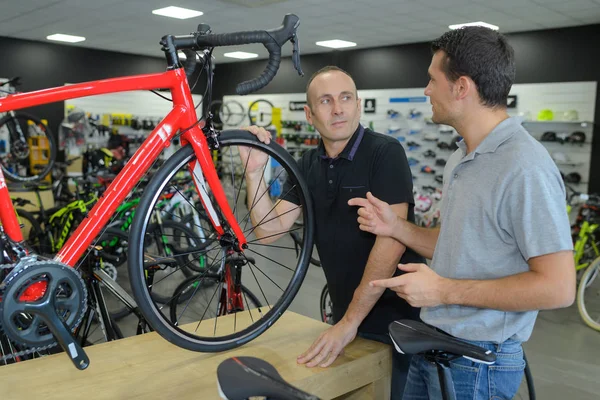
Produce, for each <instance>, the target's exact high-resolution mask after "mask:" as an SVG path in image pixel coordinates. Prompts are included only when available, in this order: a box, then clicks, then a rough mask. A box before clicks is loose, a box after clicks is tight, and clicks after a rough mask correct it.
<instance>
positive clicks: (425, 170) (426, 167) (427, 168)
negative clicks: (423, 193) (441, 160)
mask: <svg viewBox="0 0 600 400" xmlns="http://www.w3.org/2000/svg"><path fill="white" fill-rule="evenodd" d="M421 172H423V173H425V174H435V170H434V169H433V168H431V167H430V166H429V165H424V166H422V167H421Z"/></svg>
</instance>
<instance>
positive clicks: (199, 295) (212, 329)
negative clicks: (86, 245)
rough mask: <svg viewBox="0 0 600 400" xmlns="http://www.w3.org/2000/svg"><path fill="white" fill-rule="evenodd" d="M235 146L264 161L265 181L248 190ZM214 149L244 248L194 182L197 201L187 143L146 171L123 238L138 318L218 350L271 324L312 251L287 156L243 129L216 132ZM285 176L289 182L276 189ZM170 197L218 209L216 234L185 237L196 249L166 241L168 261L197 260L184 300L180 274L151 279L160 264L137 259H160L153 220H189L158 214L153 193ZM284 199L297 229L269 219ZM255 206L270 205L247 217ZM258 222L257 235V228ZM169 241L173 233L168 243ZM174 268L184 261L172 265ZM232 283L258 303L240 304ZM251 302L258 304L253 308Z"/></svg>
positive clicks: (178, 339) (305, 211)
mask: <svg viewBox="0 0 600 400" xmlns="http://www.w3.org/2000/svg"><path fill="white" fill-rule="evenodd" d="M240 147H244V148H246V150H248V151H249V152H250V154H251V155H253V154H257V153H258V154H257V155H258V157H257V158H255V156H254V155H253V156H252V158H253V159H258V160H263V161H262V162H263V164H262V168H263V169H262V171H263V176H264V177H265V184H264V185H261V186H259V187H258V188H253V189H252V190H249V189H248V188H247V181H246V179H245V172H246V169H247V167H248V164H247V162H248V159H249V158H246V162H244V161H243V158H242V157H241V154H240V152H239V149H240ZM255 152H256V153H255ZM213 153H214V154H213V162H214V164H215V168H216V170H217V172H218V174H219V178H220V181H221V185H222V186H223V189H224V191H225V195H226V197H227V201H228V203H229V206H230V208H231V210H232V211H233V213H234V216H235V218H236V220H237V221H238V224H239V226H240V228H241V229H242V231H243V232H244V235H245V236H246V239H247V248H245V249H244V250H243V251H239V250H238V249H237V248H236V246H235V239H236V238H235V235H234V233H233V231H232V229H231V227H230V226H228V224H227V223H226V221H225V219H224V217H223V216H222V212H221V210H220V209H219V207H218V205H217V203H216V202H215V201H214V200H213V194H212V192H211V191H210V188H209V187H208V186H206V187H205V186H199V190H203V191H206V192H204V193H203V195H204V201H203V202H201V201H199V199H200V196H199V194H198V193H197V189H196V186H194V185H193V184H192V182H193V181H192V179H191V173H193V174H194V178H195V179H196V181H201V180H202V179H201V177H199V176H198V174H201V172H199V171H197V169H194V168H193V166H194V165H196V155H195V154H194V152H193V150H192V148H191V147H190V146H185V147H183V148H182V149H181V150H179V151H178V152H177V153H175V154H174V155H173V156H172V157H171V158H170V159H169V160H168V161H167V162H166V163H165V164H164V165H163V167H162V168H161V169H160V170H159V171H158V172H157V173H156V174H155V175H154V176H153V178H152V181H151V182H150V184H149V185H148V187H147V188H146V190H145V192H144V195H143V196H142V198H141V200H140V203H139V205H138V207H137V209H136V215H135V219H134V222H133V225H132V229H131V232H130V242H129V243H130V255H129V257H130V263H129V278H130V281H131V288H132V291H133V293H134V296H135V297H136V300H137V302H138V305H139V307H140V310H141V311H142V313H143V314H144V317H145V318H146V320H147V321H148V322H149V323H150V325H151V326H152V327H153V328H154V330H155V331H157V332H158V333H159V334H160V335H161V336H163V337H164V338H165V339H167V340H169V341H170V342H172V343H174V344H175V345H177V346H180V347H183V348H186V349H188V350H194V351H203V352H216V351H224V350H228V349H232V348H235V347H238V346H240V345H243V344H245V343H247V342H249V341H250V340H253V339H254V338H256V337H257V336H259V335H260V334H261V333H263V332H264V331H265V330H266V329H268V327H270V326H271V325H272V324H273V323H275V321H277V319H278V318H279V317H280V316H281V314H283V312H284V311H285V310H286V309H287V308H288V306H289V305H290V303H291V302H292V300H293V298H294V297H295V295H296V293H297V292H298V289H299V288H300V285H301V284H302V281H303V280H304V276H305V275H306V271H307V269H308V263H309V261H310V256H311V253H312V248H313V237H312V236H313V229H314V220H313V211H312V203H311V198H310V194H309V192H308V186H307V185H306V183H305V181H304V179H303V178H302V176H301V174H300V171H299V169H298V166H297V164H296V161H295V160H294V159H293V158H292V157H291V155H290V154H289V153H287V152H286V151H285V150H284V149H283V148H282V147H281V146H279V145H278V144H277V143H275V142H274V141H272V142H271V143H270V144H268V145H266V144H264V143H261V142H260V141H258V139H256V137H255V136H254V135H252V134H250V133H249V132H246V131H237V130H236V131H226V132H222V133H221V135H220V139H219V150H218V151H216V152H213ZM190 171H192V172H190ZM288 179H289V180H288ZM286 180H288V182H291V185H289V186H286V185H284V184H283V182H285V181H286ZM282 188H284V189H282ZM284 191H285V193H284ZM175 193H176V194H177V195H178V196H180V198H184V199H186V200H185V201H186V202H187V204H188V206H189V208H191V209H192V210H193V211H192V212H195V213H197V214H198V215H204V216H205V215H217V216H218V219H219V221H220V223H221V225H222V227H223V230H224V231H225V234H224V235H219V234H218V233H217V231H216V229H215V228H214V227H213V225H212V224H210V226H207V224H205V223H202V224H200V225H198V224H192V228H191V229H190V231H191V232H188V234H187V242H186V243H192V244H195V245H191V246H187V247H186V248H185V249H181V250H180V249H179V247H178V246H176V247H174V251H175V253H174V254H173V255H171V257H173V258H175V259H177V260H181V259H182V258H183V257H182V256H184V255H185V260H186V264H187V263H189V264H190V265H191V266H193V265H195V264H198V262H199V260H204V261H203V262H204V263H205V264H204V266H203V269H202V272H200V274H199V275H198V276H197V278H196V280H197V283H196V284H195V286H194V290H193V291H186V293H185V296H183V299H182V296H181V293H178V292H177V288H178V287H179V285H180V284H181V279H180V278H177V273H176V271H173V273H171V274H166V275H162V276H161V277H160V279H156V278H155V277H153V276H152V275H151V274H150V275H149V274H148V271H151V270H160V269H161V268H162V267H161V266H160V265H159V266H157V267H156V268H152V269H148V268H144V266H143V265H144V262H143V261H144V259H145V258H146V259H148V258H149V257H150V258H153V259H155V260H157V261H156V262H157V264H160V263H161V257H160V255H156V254H155V253H154V252H155V251H156V249H155V248H154V247H153V245H152V243H153V241H152V239H151V236H152V235H151V234H152V232H150V230H151V227H152V225H153V223H152V221H155V220H160V219H166V218H171V219H172V220H173V221H176V222H180V221H181V220H182V218H186V222H187V223H189V221H191V220H194V219H193V218H192V219H190V217H189V216H179V215H178V214H176V213H169V212H167V214H165V209H164V207H161V199H164V198H168V197H169V196H171V197H172V196H173V195H174V194H175ZM289 196H293V197H294V198H295V199H296V201H294V203H296V202H297V203H298V205H297V206H293V208H292V209H291V210H289V211H288V212H292V213H294V214H293V215H300V218H301V220H302V222H303V223H302V224H301V225H300V226H294V225H291V224H288V225H291V226H289V227H283V226H284V225H283V224H279V223H276V224H275V225H274V224H273V221H281V219H282V218H281V217H282V216H283V215H279V214H278V213H277V212H275V206H274V205H276V204H278V201H279V200H282V199H283V198H285V199H289V198H290V197H289ZM261 199H262V200H261ZM207 202H208V203H211V205H212V206H214V209H213V208H211V206H209V205H207ZM259 202H260V204H261V206H262V207H264V206H268V207H270V210H269V208H268V207H267V208H266V209H265V208H262V212H263V213H265V214H266V215H265V216H264V217H263V218H260V219H256V218H254V219H251V218H250V212H251V211H253V210H254V208H256V204H258V203H259ZM265 202H267V203H265ZM202 207H206V208H207V209H204V208H202ZM267 211H268V212H267ZM253 215H254V214H253ZM288 219H289V218H288ZM195 220H199V219H195ZM252 221H254V222H252ZM267 224H269V225H267ZM266 226H268V227H269V229H273V226H277V227H278V228H277V229H276V231H275V233H273V234H270V235H268V236H266V235H265V234H264V233H260V237H258V236H257V235H258V234H259V233H258V232H264V231H265V230H266V228H265V227H266ZM257 228H259V231H256V229H257ZM279 228H281V229H279ZM271 232H273V231H271ZM291 232H296V233H297V234H298V235H299V237H300V239H301V243H302V245H301V248H300V249H299V251H296V246H295V245H294V241H293V240H292V237H291V235H290V233H291ZM176 238H177V237H176V236H175V235H173V237H171V238H169V239H170V240H173V239H176ZM163 259H164V258H163ZM171 264H172V263H171ZM173 268H174V269H175V270H177V269H182V268H189V267H187V266H186V265H181V263H177V264H176V265H175V266H174V267H173ZM191 269H195V270H198V269H197V268H191ZM239 287H244V288H246V289H247V291H249V292H251V293H255V294H256V297H257V299H256V300H257V302H247V301H244V296H243V293H241V292H240V291H238V290H236V289H235V288H239ZM152 291H160V292H161V293H168V292H170V293H173V295H172V296H173V298H175V297H177V301H167V302H165V303H162V304H161V303H158V302H157V301H156V300H155V299H154V298H153V296H152ZM244 293H246V292H244ZM236 294H237V299H236ZM171 300H173V299H171ZM257 303H260V304H262V305H264V306H261V307H255V306H256V304H257ZM171 305H174V306H176V307H177V310H176V311H177V312H176V313H175V314H174V315H176V316H177V318H176V320H173V319H172V318H171V316H172V313H171V311H170V307H171Z"/></svg>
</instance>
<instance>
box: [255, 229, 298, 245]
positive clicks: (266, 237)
mask: <svg viewBox="0 0 600 400" xmlns="http://www.w3.org/2000/svg"><path fill="white" fill-rule="evenodd" d="M300 229H302V227H301V226H299V227H297V228H294V229H290V230H287V231H283V232H278V233H275V234H273V235H269V236H263V237H262V238H260V239H254V240H249V241H248V242H246V243H248V244H251V243H256V242H259V241H261V240H264V239H268V238H271V237H273V236H280V235H285V234H286V233H291V232H294V231H297V230H300Z"/></svg>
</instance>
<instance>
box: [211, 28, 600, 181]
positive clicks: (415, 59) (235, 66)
mask: <svg viewBox="0 0 600 400" xmlns="http://www.w3.org/2000/svg"><path fill="white" fill-rule="evenodd" d="M300 35H301V32H300ZM508 38H509V42H510V43H511V45H512V46H513V48H514V49H515V53H516V60H517V76H516V82H515V83H546V82H581V81H600V68H598V65H600V53H598V51H597V50H596V47H597V43H599V42H600V25H588V26H583V27H576V28H564V29H554V30H545V31H537V32H526V33H516V34H511V35H508ZM430 61H431V53H430V51H429V47H428V44H427V43H418V44H411V45H403V46H392V47H383V48H376V49H366V50H348V51H336V52H330V53H326V54H319V55H308V56H303V57H302V67H303V69H304V72H305V77H304V78H299V77H298V75H297V74H296V73H295V71H294V70H293V67H292V63H291V59H289V58H286V59H284V60H282V63H281V67H280V72H279V74H278V75H277V77H276V78H275V79H274V80H273V82H272V83H271V84H270V85H269V86H268V87H267V88H266V89H263V91H262V93H297V92H303V91H304V88H305V86H306V82H307V80H308V77H310V75H311V74H312V73H313V72H315V71H317V70H318V69H319V68H321V67H323V66H325V65H328V64H335V65H337V66H339V67H341V68H344V69H345V70H347V71H348V72H349V73H350V74H352V76H353V77H354V79H355V81H356V84H357V87H358V88H359V89H363V90H365V89H388V88H415V87H424V86H426V85H427V79H428V78H427V68H428V66H429V63H430ZM264 66H265V61H264V60H262V61H261V60H258V61H252V62H243V63H230V64H222V65H219V66H218V68H217V71H216V76H215V78H216V79H215V85H216V86H215V92H214V95H215V98H220V97H222V96H224V95H231V94H235V84H236V83H238V82H240V81H242V80H246V79H251V78H254V77H255V76H258V74H260V73H261V71H262V70H263V68H264ZM599 101H600V96H598V95H596V104H595V105H594V108H595V115H594V121H595V127H594V138H595V140H594V142H593V146H592V162H591V166H590V191H594V192H600V138H599V137H600V133H599V132H600V130H599V128H598V123H599V121H600V107H599V105H600V104H599V103H598V102H599ZM549 108H552V105H549Z"/></svg>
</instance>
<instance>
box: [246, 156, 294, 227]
mask: <svg viewBox="0 0 600 400" xmlns="http://www.w3.org/2000/svg"><path fill="white" fill-rule="evenodd" d="M265 166H266V164H265ZM283 172H284V169H282V170H281V171H279V174H277V176H276V177H275V179H273V180H272V181H271V183H270V184H269V186H267V190H265V191H264V192H263V193H262V194H261V195H260V197H259V198H258V200H256V196H257V195H258V189H260V185H258V186H257V187H256V193H255V195H254V200H255V201H256V202H254V201H253V202H252V207H250V209H249V210H248V214H246V216H245V217H244V219H243V221H242V222H244V230H246V227H247V226H248V221H249V220H250V219H251V218H250V216H251V215H252V210H254V206H255V205H257V204H258V202H259V201H260V200H261V199H262V198H263V197H264V195H265V194H267V193H269V189H271V186H273V183H275V181H277V179H279V177H280V176H281V174H283ZM264 173H265V171H264V170H263V175H261V176H264ZM294 187H296V186H295V185H294ZM292 189H293V187H292ZM292 189H290V190H292ZM290 190H288V191H287V193H286V196H287V194H288V193H289V192H290ZM276 206H277V203H275V205H274V206H273V208H271V211H269V212H268V213H267V215H269V214H271V212H273V210H274V209H275V207H276ZM267 215H265V216H264V217H263V219H264V218H266V217H267ZM240 225H241V223H240Z"/></svg>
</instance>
